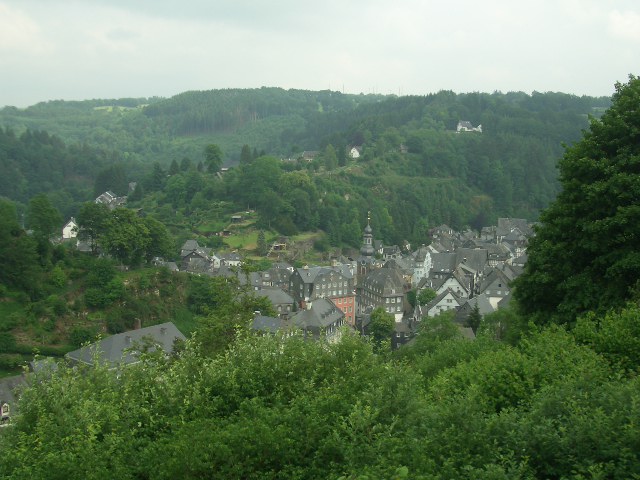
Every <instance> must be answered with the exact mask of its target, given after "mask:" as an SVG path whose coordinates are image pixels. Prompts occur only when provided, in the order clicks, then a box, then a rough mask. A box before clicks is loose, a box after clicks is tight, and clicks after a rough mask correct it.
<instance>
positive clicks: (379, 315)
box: [368, 307, 396, 344]
mask: <svg viewBox="0 0 640 480" xmlns="http://www.w3.org/2000/svg"><path fill="white" fill-rule="evenodd" d="M395 327H396V321H395V318H394V316H393V315H392V314H390V313H387V312H386V311H385V309H384V308H383V307H377V308H375V309H374V310H373V312H371V322H370V323H369V327H368V331H369V334H370V335H371V337H372V338H373V340H374V341H375V342H376V343H379V344H382V343H389V342H390V341H391V335H392V334H393V332H394V331H395Z"/></svg>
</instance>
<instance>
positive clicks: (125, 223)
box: [100, 208, 151, 266]
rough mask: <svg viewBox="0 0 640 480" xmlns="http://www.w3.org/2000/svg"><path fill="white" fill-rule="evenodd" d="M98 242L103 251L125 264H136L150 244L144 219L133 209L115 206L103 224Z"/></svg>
mask: <svg viewBox="0 0 640 480" xmlns="http://www.w3.org/2000/svg"><path fill="white" fill-rule="evenodd" d="M105 228H106V231H105V233H104V235H103V236H102V238H101V240H100V243H101V245H102V246H103V247H104V249H105V251H106V252H108V253H109V254H111V255H112V256H113V257H114V258H116V259H117V260H119V261H120V262H122V263H123V264H125V265H129V266H135V265H138V264H139V263H140V262H141V261H142V259H143V258H144V257H145V255H146V254H147V251H148V248H149V246H150V245H151V237H150V234H149V229H148V228H147V226H146V225H145V221H144V220H143V219H141V218H140V217H138V216H137V215H136V213H135V212H134V211H133V210H129V209H126V208H116V209H115V210H113V211H112V212H111V214H110V216H109V218H108V220H107V222H106V225H105Z"/></svg>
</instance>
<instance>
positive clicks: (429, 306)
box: [423, 288, 460, 313]
mask: <svg viewBox="0 0 640 480" xmlns="http://www.w3.org/2000/svg"><path fill="white" fill-rule="evenodd" d="M447 295H451V296H453V298H454V300H455V301H456V303H457V304H458V306H460V297H459V296H458V295H456V292H454V291H453V290H451V289H450V288H447V289H446V290H445V291H444V292H442V293H441V294H440V295H438V296H437V297H435V298H434V299H433V300H431V301H430V302H429V303H428V304H427V305H425V306H424V307H423V310H424V312H425V313H426V312H428V311H429V310H431V309H432V308H433V307H435V306H436V305H438V304H439V303H440V302H441V301H442V300H444V298H445V297H447Z"/></svg>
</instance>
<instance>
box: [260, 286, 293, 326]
mask: <svg viewBox="0 0 640 480" xmlns="http://www.w3.org/2000/svg"><path fill="white" fill-rule="evenodd" d="M255 294H256V295H257V296H260V297H266V298H268V299H269V301H270V302H271V304H272V305H273V308H274V309H275V311H276V312H278V317H279V318H282V319H287V318H289V316H290V315H291V314H292V313H293V308H294V305H295V300H294V299H293V297H292V296H291V295H289V294H288V293H287V292H285V291H284V290H282V289H280V288H263V289H260V290H258V291H256V292H255Z"/></svg>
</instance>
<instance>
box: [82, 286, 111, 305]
mask: <svg viewBox="0 0 640 480" xmlns="http://www.w3.org/2000/svg"><path fill="white" fill-rule="evenodd" d="M84 303H85V304H86V305H87V307H90V308H104V307H106V306H107V305H109V303H111V302H110V301H109V299H108V298H107V296H106V295H105V294H104V293H103V292H102V290H100V289H99V288H87V291H86V292H84Z"/></svg>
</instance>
